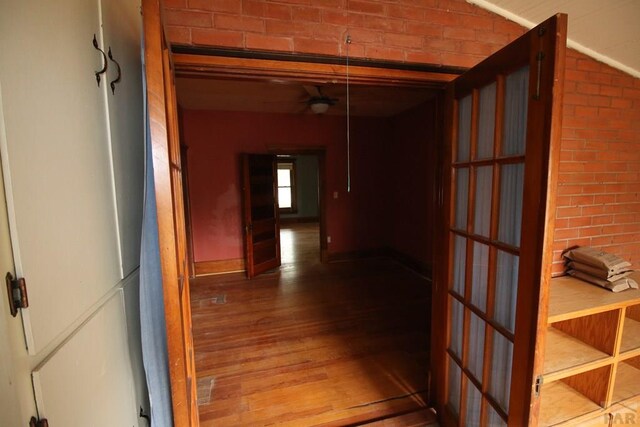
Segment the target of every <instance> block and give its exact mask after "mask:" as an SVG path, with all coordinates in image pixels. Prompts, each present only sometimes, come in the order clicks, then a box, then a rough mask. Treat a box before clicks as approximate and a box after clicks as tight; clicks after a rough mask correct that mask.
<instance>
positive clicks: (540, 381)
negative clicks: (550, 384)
mask: <svg viewBox="0 0 640 427" xmlns="http://www.w3.org/2000/svg"><path fill="white" fill-rule="evenodd" d="M543 383H544V378H543V377H542V375H538V376H537V377H536V382H535V384H534V386H533V387H534V388H533V395H534V396H535V397H540V390H541V389H542V384H543Z"/></svg>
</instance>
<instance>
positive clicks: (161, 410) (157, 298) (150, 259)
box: [140, 48, 173, 427]
mask: <svg viewBox="0 0 640 427" xmlns="http://www.w3.org/2000/svg"><path fill="white" fill-rule="evenodd" d="M142 58H143V62H144V48H143V50H142ZM143 91H144V94H145V106H144V108H145V186H144V208H143V209H144V212H143V217H142V245H141V250H140V328H141V332H142V358H143V363H144V370H145V375H146V378H147V386H148V388H149V402H150V403H151V414H150V415H151V425H152V426H153V427H162V426H168V427H169V426H172V425H173V415H172V407H171V385H170V380H169V356H168V352H167V333H166V327H165V317H164V298H163V293H162V270H161V266H160V245H159V241H158V218H157V211H156V194H155V185H154V179H153V157H152V153H151V132H150V126H149V115H148V108H147V100H146V81H145V80H144V74H143Z"/></svg>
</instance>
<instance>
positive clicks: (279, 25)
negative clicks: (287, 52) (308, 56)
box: [266, 19, 319, 53]
mask: <svg viewBox="0 0 640 427" xmlns="http://www.w3.org/2000/svg"><path fill="white" fill-rule="evenodd" d="M266 33H267V34H270V35H273V36H302V37H311V36H312V34H313V33H312V31H311V28H310V27H309V26H307V25H305V24H304V23H302V22H289V21H276V20H272V19H268V20H267V21H266ZM318 53H319V52H318Z"/></svg>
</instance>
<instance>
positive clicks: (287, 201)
mask: <svg viewBox="0 0 640 427" xmlns="http://www.w3.org/2000/svg"><path fill="white" fill-rule="evenodd" d="M278 207H281V208H290V207H291V187H280V188H278Z"/></svg>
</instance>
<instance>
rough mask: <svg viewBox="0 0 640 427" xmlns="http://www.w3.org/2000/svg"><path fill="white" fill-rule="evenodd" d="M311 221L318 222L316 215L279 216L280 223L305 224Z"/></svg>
mask: <svg viewBox="0 0 640 427" xmlns="http://www.w3.org/2000/svg"><path fill="white" fill-rule="evenodd" d="M313 222H320V218H318V217H317V216H299V217H290V218H287V217H282V216H281V217H280V225H286V224H307V223H313Z"/></svg>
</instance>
